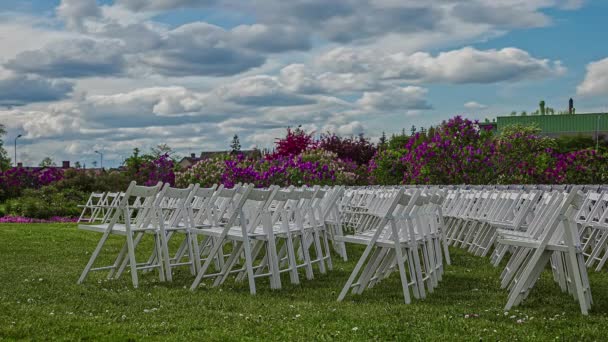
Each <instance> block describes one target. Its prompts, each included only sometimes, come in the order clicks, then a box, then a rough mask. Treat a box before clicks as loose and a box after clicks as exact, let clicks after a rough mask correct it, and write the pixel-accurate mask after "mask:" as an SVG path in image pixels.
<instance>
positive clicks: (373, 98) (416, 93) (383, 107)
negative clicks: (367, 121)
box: [357, 86, 432, 111]
mask: <svg viewBox="0 0 608 342" xmlns="http://www.w3.org/2000/svg"><path fill="white" fill-rule="evenodd" d="M427 92H428V90H427V89H425V88H421V87H415V86H408V87H403V88H400V87H395V88H391V89H388V90H386V91H383V92H364V93H363V96H362V97H361V98H360V99H359V100H358V101H357V103H358V104H359V105H361V106H362V107H363V108H365V109H370V110H380V111H396V110H403V111H405V110H410V109H431V108H432V107H431V105H430V104H429V103H428V102H427V100H426V99H425V96H426V93H427Z"/></svg>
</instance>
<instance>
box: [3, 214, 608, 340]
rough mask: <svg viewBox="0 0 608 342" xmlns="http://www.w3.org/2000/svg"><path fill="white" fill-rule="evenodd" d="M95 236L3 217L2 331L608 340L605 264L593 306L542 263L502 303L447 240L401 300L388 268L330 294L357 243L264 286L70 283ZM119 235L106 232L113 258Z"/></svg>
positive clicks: (483, 265) (185, 275)
mask: <svg viewBox="0 0 608 342" xmlns="http://www.w3.org/2000/svg"><path fill="white" fill-rule="evenodd" d="M98 238H99V236H98V235H97V234H93V233H88V232H83V231H78V230H77V229H76V226H75V225H74V224H53V225H48V224H32V225H17V224H14V225H12V224H0V339H6V340H13V339H32V340H41V339H59V340H73V339H90V340H126V339H131V340H440V339H442V340H444V341H452V340H480V339H483V340H492V341H494V340H555V339H558V340H581V339H584V340H604V341H605V340H606V339H607V338H608V317H607V314H608V274H607V273H606V272H603V273H595V272H590V278H591V286H592V291H593V296H594V300H595V303H594V306H593V308H592V311H591V314H590V315H589V316H588V317H584V316H582V315H581V314H580V311H579V308H578V305H577V303H575V302H574V300H573V299H572V298H571V297H569V296H567V295H565V294H563V293H561V292H560V291H559V289H558V287H557V285H556V284H554V283H553V281H552V280H551V275H550V273H549V272H548V271H547V272H545V274H544V276H543V278H542V279H541V280H540V282H539V283H538V285H537V287H536V289H535V290H534V292H533V293H532V294H531V295H530V298H529V299H528V300H527V301H526V302H525V303H524V305H523V306H521V307H519V308H518V309H517V310H512V311H511V312H508V313H506V312H504V311H503V306H504V304H505V302H506V295H507V293H506V291H504V290H501V289H500V287H499V274H500V271H501V270H500V269H495V268H493V267H492V266H491V265H490V264H489V262H488V260H487V259H482V258H477V257H473V256H470V255H468V254H466V253H465V252H463V251H460V250H455V249H453V250H452V258H453V265H452V266H450V267H449V268H448V269H447V270H446V274H445V276H444V279H443V281H442V282H441V283H440V285H439V288H438V289H437V290H436V291H435V292H434V293H432V294H431V295H430V296H429V297H428V298H427V299H426V300H424V301H415V302H414V303H413V304H411V305H405V304H403V299H402V294H401V292H400V285H399V280H398V276H396V275H394V276H392V277H391V278H390V279H389V280H387V281H385V282H383V283H381V284H380V285H379V286H377V287H375V288H373V289H371V290H368V291H366V292H364V293H363V295H361V296H356V297H355V296H352V295H349V296H348V297H347V299H346V300H345V301H344V302H342V303H338V302H337V301H336V298H337V296H338V292H339V291H340V289H341V287H342V285H343V284H344V282H345V281H346V278H347V277H348V275H349V274H350V271H351V270H352V267H353V265H354V262H353V261H352V260H355V261H356V259H357V257H358V256H359V254H360V252H361V250H360V249H356V250H350V251H349V252H350V255H351V256H352V258H351V261H349V262H348V263H344V262H341V261H338V260H337V258H334V260H335V263H334V264H335V269H334V271H333V272H331V273H329V274H327V275H324V276H316V278H315V279H314V280H312V281H306V280H305V279H304V277H302V278H303V279H304V281H303V283H302V285H300V286H291V285H290V284H289V281H288V279H287V278H286V279H285V280H284V282H283V284H284V288H283V289H282V290H279V291H271V290H269V288H268V285H267V284H265V283H262V284H260V286H259V291H258V295H256V296H251V295H249V291H248V287H247V284H246V283H234V282H230V283H228V284H227V285H225V286H223V287H221V288H213V289H211V288H208V287H202V288H200V289H199V290H198V291H196V292H190V291H189V290H188V289H187V288H188V287H189V285H190V284H191V282H192V276H191V275H190V274H189V272H188V271H187V270H186V269H184V270H178V271H177V272H176V275H175V279H174V282H172V283H159V282H158V277H157V276H156V275H155V274H154V273H148V274H145V275H143V276H142V279H141V281H140V288H138V289H133V288H132V287H131V284H130V277H128V275H127V276H124V277H123V278H121V279H120V280H114V281H106V280H105V278H104V275H105V274H104V273H103V272H94V273H92V276H90V277H89V278H88V279H87V282H86V283H85V284H84V285H76V280H77V278H78V276H79V274H80V271H81V270H82V268H83V267H84V265H85V263H86V262H87V260H88V256H89V255H88V253H90V252H91V251H92V250H93V248H94V246H95V244H96V242H97V239H98ZM120 242H121V240H119V239H112V240H111V241H110V244H109V247H108V248H107V250H106V251H107V252H106V253H105V254H104V255H105V259H104V260H105V261H108V262H109V261H110V259H111V257H112V256H114V255H115V254H116V253H117V251H118V248H119V247H120V246H121V244H120Z"/></svg>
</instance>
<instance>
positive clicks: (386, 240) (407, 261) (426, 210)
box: [338, 189, 447, 303]
mask: <svg viewBox="0 0 608 342" xmlns="http://www.w3.org/2000/svg"><path fill="white" fill-rule="evenodd" d="M440 202H441V201H440V196H439V195H438V194H426V195H425V194H422V191H421V190H418V189H413V190H407V191H406V190H404V189H395V190H384V191H382V190H380V191H378V193H377V194H376V196H374V200H373V201H371V202H370V203H368V207H367V208H366V209H367V210H365V214H359V216H360V219H359V220H358V226H357V227H356V228H355V229H354V231H353V232H354V233H353V234H350V235H345V236H344V237H341V238H340V239H342V240H343V241H345V242H347V243H354V244H361V245H365V246H366V248H365V251H364V252H363V255H362V256H361V258H360V259H359V261H358V263H357V265H356V266H355V269H354V270H353V272H352V273H351V276H350V277H349V279H348V281H347V283H346V284H345V285H344V287H343V289H342V291H341V293H340V295H339V297H338V300H343V299H344V297H345V296H346V294H347V293H348V292H349V291H352V292H353V293H355V294H361V293H362V292H363V291H364V290H365V289H366V288H369V287H372V286H374V285H375V284H377V283H378V282H380V281H381V280H383V279H385V278H386V277H388V276H389V275H390V274H391V273H392V272H393V271H394V270H396V269H397V270H398V271H399V274H400V278H401V284H402V288H403V295H404V300H405V302H406V303H410V302H411V297H410V288H412V291H413V295H414V297H416V298H425V297H426V291H429V292H432V291H433V289H434V288H435V287H436V286H437V284H438V282H439V281H440V280H441V277H442V274H443V260H444V257H445V256H444V252H447V249H444V248H442V242H443V238H442V236H441V235H442V229H441V227H440V224H441V223H442V220H441V218H440V211H439V210H438V209H439V205H440ZM406 269H407V271H406ZM408 273H409V275H408ZM408 277H409V279H408ZM425 287H426V290H425Z"/></svg>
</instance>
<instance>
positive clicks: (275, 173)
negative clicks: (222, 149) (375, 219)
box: [176, 149, 365, 187]
mask: <svg viewBox="0 0 608 342" xmlns="http://www.w3.org/2000/svg"><path fill="white" fill-rule="evenodd" d="M363 169H365V167H364V168H363ZM361 177H362V176H361V172H360V169H359V167H358V166H357V164H356V163H354V162H351V161H344V160H341V159H339V158H338V157H337V155H336V154H335V153H331V152H327V151H324V150H320V149H312V150H309V151H306V152H303V153H301V154H298V155H294V156H278V155H275V156H273V157H272V158H267V159H262V160H257V159H251V158H247V157H245V156H244V155H238V156H233V155H230V156H229V155H226V156H223V157H220V158H214V159H206V160H202V161H200V162H198V163H197V164H196V165H194V166H193V167H192V168H190V169H189V170H186V171H184V172H179V173H178V174H177V175H176V179H177V184H178V185H180V186H186V185H187V184H190V183H199V184H201V186H207V187H208V186H211V185H212V184H216V183H221V184H224V186H226V187H232V186H234V185H235V184H237V183H251V184H254V185H256V186H257V187H267V186H270V185H281V186H289V185H296V186H300V185H317V184H318V185H331V184H350V185H354V184H360V183H361V181H360V180H361Z"/></svg>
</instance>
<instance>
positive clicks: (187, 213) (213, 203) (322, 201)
mask: <svg viewBox="0 0 608 342" xmlns="http://www.w3.org/2000/svg"><path fill="white" fill-rule="evenodd" d="M143 189H144V187H139V186H136V185H135V184H131V186H130V187H129V190H128V192H127V194H128V195H127V194H125V197H126V199H123V201H120V204H119V205H117V206H116V207H115V208H114V210H113V213H114V215H113V216H112V220H110V221H111V222H107V223H103V224H92V225H91V224H90V225H81V228H83V229H87V230H93V231H97V232H100V233H103V234H104V235H103V237H102V240H101V241H100V243H99V245H98V248H96V251H95V253H94V256H92V258H91V260H90V263H89V264H90V265H87V268H85V271H84V272H83V275H82V277H81V279H80V280H79V282H82V281H83V280H84V278H85V277H86V275H87V273H88V272H89V271H90V270H91V266H92V263H93V262H94V261H95V259H96V257H97V255H98V253H99V251H100V249H101V247H102V246H103V243H104V242H105V240H106V239H107V237H108V236H109V235H110V234H119V235H125V236H127V243H125V246H124V248H123V250H122V251H121V253H120V254H119V256H118V257H117V259H116V261H115V263H114V265H112V266H107V267H101V268H96V269H93V270H98V269H110V270H111V272H110V275H109V277H118V276H120V274H121V273H122V272H123V271H124V270H125V268H126V266H127V265H129V264H130V260H127V257H126V254H129V258H130V257H131V254H134V250H135V248H136V247H137V245H138V244H139V242H140V241H141V239H142V238H143V237H144V231H145V232H147V233H153V234H154V236H155V240H157V243H156V244H155V246H156V247H155V249H154V250H153V253H152V255H151V257H150V258H149V260H148V262H146V263H140V264H136V266H135V271H136V270H137V269H152V268H157V267H158V268H161V270H163V269H164V272H161V280H165V279H168V280H170V279H171V269H172V268H173V267H176V266H181V265H190V268H191V270H192V271H193V272H198V274H204V271H203V272H200V270H201V269H203V268H204V267H208V266H205V265H200V262H201V259H200V256H201V255H203V260H205V261H207V260H206V259H205V258H204V256H205V254H206V253H205V248H206V249H207V250H206V251H207V252H209V250H210V249H213V248H214V247H215V246H218V248H215V249H216V251H212V252H211V253H210V254H213V255H212V256H211V257H210V258H209V260H210V261H211V260H215V261H216V266H217V267H223V266H224V265H225V262H224V261H225V260H224V257H225V256H224V254H223V253H224V252H223V250H224V244H225V242H226V241H221V242H217V240H218V239H214V238H213V237H212V238H210V239H207V240H208V242H210V243H207V244H205V243H204V242H203V243H202V244H201V245H199V244H198V243H197V242H196V238H193V234H194V233H193V231H195V230H196V234H197V235H198V234H200V232H201V230H202V231H204V230H205V229H207V228H218V227H219V228H221V227H226V225H227V224H229V223H230V222H231V221H232V222H233V224H234V223H237V224H241V225H242V224H248V225H249V227H250V228H252V229H254V231H252V232H251V233H253V234H254V235H256V236H254V237H252V239H251V240H253V241H254V242H257V241H256V240H259V237H260V234H258V233H256V232H255V229H257V228H259V226H260V225H261V224H262V222H261V221H260V219H259V218H256V215H258V216H259V215H260V214H261V213H262V212H258V213H257V214H256V213H255V210H254V212H252V211H251V209H252V207H255V206H252V205H251V202H255V201H256V200H257V201H258V202H260V201H262V200H264V199H265V200H267V201H270V200H271V199H272V198H273V197H268V198H265V197H264V196H265V195H264V196H262V193H260V191H264V190H253V189H251V186H245V187H240V186H237V187H236V188H235V189H232V190H227V189H223V188H222V187H220V188H219V189H218V190H217V191H215V188H211V189H200V188H198V186H194V187H193V186H191V187H189V188H188V189H173V188H170V187H169V186H168V185H166V186H165V187H164V188H163V189H162V190H161V191H159V192H157V193H156V194H155V195H154V198H152V195H150V196H148V197H146V198H143V197H142V196H140V195H133V193H137V192H138V191H139V192H141V191H143ZM339 191H340V189H339V188H337V189H336V191H332V192H331V196H327V197H326V196H325V194H326V193H327V192H328V191H326V190H322V191H321V190H320V189H319V188H318V187H317V188H315V189H312V190H307V191H306V190H304V191H293V192H292V197H290V198H289V199H290V200H291V202H292V203H291V207H287V206H285V207H284V208H282V209H281V210H283V211H281V210H279V211H278V212H277V213H279V212H282V213H283V214H281V215H280V216H276V215H275V216H274V217H275V218H274V222H271V223H272V224H275V226H276V225H281V226H282V227H284V225H283V223H279V221H278V220H277V219H278V218H279V217H283V218H282V220H283V222H287V221H284V220H292V221H293V219H294V217H295V216H297V217H300V221H299V222H300V223H299V229H300V230H306V232H305V233H304V234H301V233H299V232H297V234H301V235H300V237H301V240H302V245H301V246H300V248H299V251H298V252H299V255H300V256H304V255H308V251H309V249H310V248H311V247H313V248H314V250H315V252H316V259H314V260H310V259H308V263H309V265H308V267H307V269H308V270H309V271H307V276H308V277H312V273H311V272H312V267H311V265H312V263H319V265H320V266H319V268H320V269H321V270H322V271H323V272H325V263H327V264H328V266H329V267H331V256H330V254H329V247H328V239H329V238H330V234H328V233H327V231H326V229H325V219H326V218H325V217H324V216H326V215H328V214H329V213H331V212H332V210H334V209H335V205H332V204H331V203H330V202H331V199H329V197H331V198H333V201H334V203H335V201H336V200H337V198H338V197H339V195H340V192H339ZM266 192H268V193H269V194H274V193H275V192H276V189H270V190H266ZM243 193H251V194H253V195H251V198H248V199H249V200H250V201H249V202H247V201H245V202H242V201H241V199H242V197H243V196H242V195H243ZM297 194H300V195H298V196H299V197H301V198H300V199H296V198H295V197H293V195H297ZM260 196H261V197H260ZM268 196H270V195H268ZM245 199H247V198H245ZM151 201H152V202H153V203H152V204H151ZM269 203H270V202H269ZM129 209H130V214H129V215H126V213H125V212H127V211H129ZM143 209H145V210H143ZM264 209H267V208H266V207H265V208H264ZM285 210H289V211H290V215H291V216H292V217H291V218H290V217H287V216H285V214H284V212H285ZM301 211H305V212H301ZM266 213H267V212H264V214H266ZM268 214H270V213H269V212H268ZM121 215H122V217H126V218H128V219H126V220H122V221H121V220H120V217H121ZM287 223H289V224H290V225H291V226H292V227H293V226H294V224H293V222H287ZM131 225H132V226H133V227H136V228H134V229H129V226H131ZM304 227H306V229H304ZM266 228H268V227H266ZM128 230H131V232H132V233H131V234H128V233H127V231H128ZM258 230H259V229H258ZM275 230H276V229H275ZM176 232H181V233H186V239H185V240H184V241H183V243H182V244H181V246H180V248H179V249H178V251H177V252H176V253H175V256H174V257H173V258H171V257H170V256H169V250H168V240H169V239H170V238H171V236H172V235H173V234H174V233H176ZM275 233H276V232H275ZM279 234H282V232H279ZM203 235H204V233H203ZM268 238H269V239H273V238H274V237H273V236H268ZM129 240H131V241H132V243H129ZM214 240H216V243H215V245H214V244H213V241H214ZM228 240H229V239H228ZM262 240H263V239H262ZM234 242H235V241H232V243H234ZM321 242H323V245H324V246H325V247H324V248H323V247H322V245H321ZM338 244H339V242H338ZM131 245H132V246H131ZM258 245H259V243H258ZM199 247H203V248H202V250H201V249H199ZM220 247H221V248H220ZM241 247H243V248H246V247H244V246H242V244H241ZM274 247H276V246H274V244H271V248H274ZM218 251H220V252H219V253H218ZM132 252H133V253H132ZM186 253H187V256H188V261H187V262H185V263H184V262H181V260H182V258H183V257H184V256H185V255H186ZM256 253H259V248H258V250H257V251H256ZM207 254H209V253H207ZM218 255H219V257H218ZM231 256H232V257H233V260H232V261H233V262H234V261H235V260H236V257H238V256H239V255H238V253H237V254H235V253H234V252H233V253H232V254H231ZM264 258H265V259H266V260H264V262H265V264H264V265H263V267H269V268H270V267H275V266H276V265H275V264H276V262H277V261H278V260H274V261H275V262H274V263H273V264H269V260H268V257H264ZM292 264H293V262H292ZM131 266H132V267H131V269H132V276H134V285H135V286H137V280H136V277H137V275H136V272H135V271H134V270H133V265H131ZM301 266H302V265H298V267H301ZM231 267H232V266H231ZM263 267H262V268H263ZM259 269H261V268H259ZM273 272H274V273H273V274H272V275H273V276H274V278H273V282H274V284H275V285H274V286H275V287H280V279H277V275H278V273H276V272H275V270H273ZM257 273H258V275H259V273H260V272H259V270H258V271H257ZM226 274H227V273H224V276H223V277H222V279H221V280H220V281H219V283H222V282H223V281H224V280H225V278H226V277H225V276H226ZM242 274H244V273H241V275H242ZM216 282H217V281H216ZM296 282H297V281H296ZM193 288H194V285H193ZM252 292H255V290H253V291H252Z"/></svg>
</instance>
